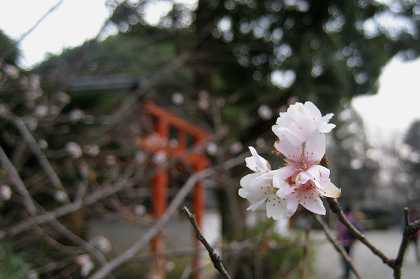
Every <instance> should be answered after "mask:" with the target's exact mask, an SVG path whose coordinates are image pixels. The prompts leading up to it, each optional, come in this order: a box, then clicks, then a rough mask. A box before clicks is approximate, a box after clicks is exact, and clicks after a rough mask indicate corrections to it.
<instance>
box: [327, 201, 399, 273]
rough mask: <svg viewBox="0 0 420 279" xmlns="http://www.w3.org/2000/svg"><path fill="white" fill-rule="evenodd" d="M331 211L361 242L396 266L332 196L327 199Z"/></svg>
mask: <svg viewBox="0 0 420 279" xmlns="http://www.w3.org/2000/svg"><path fill="white" fill-rule="evenodd" d="M326 200H327V202H328V205H329V207H330V209H331V211H332V212H333V213H334V214H335V215H337V217H338V219H339V220H340V221H341V223H343V225H345V226H346V227H347V229H348V230H349V232H350V233H351V234H352V235H353V236H354V237H355V238H356V239H357V240H359V241H360V242H362V243H363V244H364V245H365V246H366V247H367V248H368V249H369V250H370V251H371V252H372V253H373V254H375V255H376V256H378V257H379V258H380V259H381V260H382V262H383V263H385V264H386V265H388V266H389V267H390V268H392V269H393V268H394V266H395V263H394V260H392V259H390V258H389V257H387V256H386V255H385V254H384V253H383V252H382V251H381V250H379V249H378V248H377V247H376V246H374V245H373V244H372V243H371V242H370V241H369V240H368V239H367V238H366V237H365V236H364V235H363V234H362V232H360V231H359V230H358V229H357V228H356V227H355V226H354V225H353V224H352V223H350V221H349V220H348V219H347V218H346V216H345V215H344V212H343V210H342V209H341V207H340V205H339V204H338V202H337V200H335V199H332V198H327V199H326Z"/></svg>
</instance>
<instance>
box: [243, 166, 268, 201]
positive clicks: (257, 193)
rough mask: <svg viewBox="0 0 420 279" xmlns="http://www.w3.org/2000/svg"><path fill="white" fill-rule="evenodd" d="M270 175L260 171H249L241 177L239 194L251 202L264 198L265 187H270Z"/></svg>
mask: <svg viewBox="0 0 420 279" xmlns="http://www.w3.org/2000/svg"><path fill="white" fill-rule="evenodd" d="M271 183H272V177H271V176H267V175H262V174H260V173H251V174H248V175H245V176H244V177H242V178H241V181H240V185H241V187H242V188H240V189H239V196H241V197H243V198H246V199H248V200H249V201H250V202H251V203H254V202H257V201H260V200H262V199H263V198H265V193H264V192H265V190H266V187H271Z"/></svg>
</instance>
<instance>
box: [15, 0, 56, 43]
mask: <svg viewBox="0 0 420 279" xmlns="http://www.w3.org/2000/svg"><path fill="white" fill-rule="evenodd" d="M63 2H64V0H60V1H58V2H57V3H56V4H55V5H54V6H52V7H51V8H50V9H48V11H47V12H46V13H45V14H43V15H42V16H41V17H40V18H39V19H38V20H37V21H36V22H35V24H34V25H33V26H32V27H31V28H29V29H28V30H27V31H26V32H25V33H23V34H22V35H21V36H20V37H19V39H18V40H17V42H16V44H20V43H21V42H22V41H23V40H24V39H25V38H26V37H27V36H28V35H29V34H31V33H32V32H33V31H34V30H35V29H36V28H37V27H38V26H39V25H40V24H41V23H42V22H43V21H44V20H45V19H46V18H47V17H48V16H49V15H50V14H52V13H53V12H54V11H55V10H56V9H58V8H59V7H60V6H61V4H62V3H63Z"/></svg>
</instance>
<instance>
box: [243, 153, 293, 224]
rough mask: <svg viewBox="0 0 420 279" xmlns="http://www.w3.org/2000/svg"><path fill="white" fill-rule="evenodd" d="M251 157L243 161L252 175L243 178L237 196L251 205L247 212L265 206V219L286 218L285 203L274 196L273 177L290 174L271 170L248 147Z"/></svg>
mask: <svg viewBox="0 0 420 279" xmlns="http://www.w3.org/2000/svg"><path fill="white" fill-rule="evenodd" d="M249 150H250V151H251V156H250V157H247V158H246V159H245V162H246V166H247V167H248V168H249V169H250V170H252V171H253V172H254V173H251V174H248V175H246V176H244V177H243V178H242V179H241V181H240V185H241V188H240V189H239V196H241V197H242V198H245V199H247V200H248V201H249V202H250V203H251V205H250V206H249V207H248V210H253V211H254V210H256V209H257V208H259V207H261V206H263V205H265V209H266V212H267V217H271V218H273V219H275V220H279V219H281V218H285V217H286V203H285V202H284V200H283V199H281V198H280V197H278V196H277V195H276V192H277V191H278V189H276V188H274V187H273V176H274V175H277V176H279V177H284V178H286V177H287V176H288V175H290V174H291V172H288V173H287V174H284V173H285V172H287V169H280V170H275V171H273V170H271V166H270V163H269V162H268V161H267V160H266V159H264V158H263V157H261V156H260V155H258V153H257V151H256V150H255V149H254V148H253V147H249Z"/></svg>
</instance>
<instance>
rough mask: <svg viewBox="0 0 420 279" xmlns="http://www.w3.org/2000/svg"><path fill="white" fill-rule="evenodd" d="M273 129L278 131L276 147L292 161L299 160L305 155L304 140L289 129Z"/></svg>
mask: <svg viewBox="0 0 420 279" xmlns="http://www.w3.org/2000/svg"><path fill="white" fill-rule="evenodd" d="M273 130H276V131H277V132H278V138H279V140H278V141H276V143H275V144H274V147H275V148H276V149H277V151H279V152H280V153H281V154H283V155H284V156H285V157H286V158H287V159H289V160H292V161H298V160H300V159H301V158H302V155H303V144H302V142H301V141H300V140H299V139H298V138H297V137H296V136H295V135H293V134H292V133H291V132H290V131H289V130H288V129H285V128H278V129H275V128H274V127H273Z"/></svg>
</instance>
